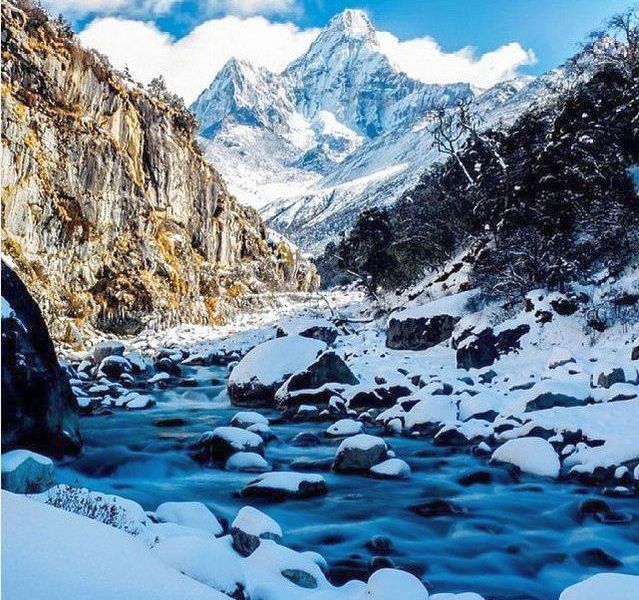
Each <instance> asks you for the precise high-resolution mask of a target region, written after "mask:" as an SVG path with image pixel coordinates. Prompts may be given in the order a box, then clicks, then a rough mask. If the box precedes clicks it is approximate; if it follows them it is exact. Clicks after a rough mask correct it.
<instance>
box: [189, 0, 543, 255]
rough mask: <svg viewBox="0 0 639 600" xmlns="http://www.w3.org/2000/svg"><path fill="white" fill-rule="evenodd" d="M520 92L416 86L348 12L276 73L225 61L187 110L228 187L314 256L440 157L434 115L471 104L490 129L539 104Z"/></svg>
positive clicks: (362, 20) (365, 21)
mask: <svg viewBox="0 0 639 600" xmlns="http://www.w3.org/2000/svg"><path fill="white" fill-rule="evenodd" d="M526 83H527V82H525V81H523V80H522V81H519V80H515V81H512V82H508V83H504V84H500V85H499V86H495V87H494V88H491V89H489V90H481V91H480V90H473V89H471V86H470V85H469V84H467V83H455V84H446V85H438V84H427V83H424V82H422V81H417V80H415V79H412V78H411V77H409V76H408V75H407V74H406V73H405V72H403V71H402V70H401V69H400V68H398V67H397V66H396V65H394V64H393V63H392V62H391V61H390V60H389V58H388V57H387V55H386V54H385V53H384V52H383V50H382V47H381V45H380V44H379V43H378V35H377V33H376V32H375V29H374V28H373V25H372V24H371V21H370V20H369V18H368V17H367V15H366V13H365V12H363V11H361V10H351V9H348V10H345V11H343V12H342V13H340V14H338V15H336V16H334V17H333V18H332V19H331V20H330V21H329V23H328V24H327V25H326V27H325V28H324V29H323V30H322V31H321V32H320V34H319V35H318V36H317V37H316V38H315V40H314V41H313V43H312V44H311V45H310V47H309V49H308V50H307V51H306V52H305V53H304V54H303V55H301V56H300V57H298V58H297V59H296V60H294V61H293V62H292V63H291V64H290V65H288V67H287V68H286V69H285V70H284V71H283V72H282V73H272V72H270V71H268V70H267V69H264V68H261V67H260V68H257V67H254V66H252V65H250V64H248V63H246V62H245V61H241V60H237V59H232V60H231V61H229V63H228V64H227V65H226V66H225V67H224V68H223V69H222V71H220V73H219V74H218V75H217V76H216V77H215V79H214V81H213V82H212V83H211V85H210V86H209V88H208V89H207V90H206V91H204V92H203V93H202V94H201V96H200V97H199V98H198V100H197V101H196V102H195V104H194V105H193V107H192V108H193V110H194V112H195V114H196V115H197V116H198V118H199V119H200V122H201V127H202V129H201V133H202V135H203V137H204V138H205V139H204V140H203V145H204V146H205V148H206V151H207V155H208V156H209V158H210V159H211V160H213V161H214V163H215V164H216V165H217V166H218V168H219V170H220V172H221V173H222V175H223V176H224V177H225V178H226V179H227V182H228V184H229V189H230V190H231V191H232V192H233V193H235V194H236V195H237V196H238V198H239V199H240V200H244V201H246V202H249V203H251V204H253V205H255V206H258V207H259V208H261V209H262V210H263V211H264V214H265V216H266V217H267V218H268V219H270V223H271V224H272V225H273V226H274V227H276V228H279V230H280V231H282V232H284V233H286V235H288V236H289V237H292V238H293V239H294V240H295V241H297V242H299V243H300V245H302V246H305V247H306V248H310V247H312V246H314V245H317V246H322V245H323V244H324V243H325V242H326V241H327V239H329V238H330V237H334V236H335V235H336V234H338V233H339V232H340V231H341V230H343V229H344V228H345V227H347V226H348V225H349V224H350V223H351V222H352V221H353V219H354V218H355V217H356V216H357V214H358V213H359V212H360V211H361V210H362V209H363V208H364V207H367V206H371V205H375V206H378V205H383V204H388V203H391V202H392V201H393V200H394V199H396V198H397V197H398V196H399V194H400V193H401V192H402V191H403V190H404V189H406V188H407V187H409V186H410V185H411V184H414V182H415V181H416V179H417V178H418V177H419V175H420V173H421V172H422V171H423V169H424V168H426V167H427V166H428V165H429V164H431V163H432V162H434V161H436V160H438V159H439V158H441V157H440V156H439V155H438V153H437V151H436V150H435V149H434V148H433V144H432V133H431V127H430V121H429V118H428V116H429V115H430V114H431V113H432V109H433V108H435V107H437V108H440V107H444V108H446V107H452V106H454V105H455V104H456V103H457V102H458V101H459V100H460V99H474V104H475V106H476V109H477V111H478V112H480V113H481V115H482V116H486V117H488V118H487V119H486V121H487V122H495V119H497V118H498V119H499V120H503V121H508V120H510V119H511V118H512V117H513V116H514V115H516V114H517V113H518V112H519V111H520V110H521V108H522V107H523V106H525V105H527V104H528V103H529V102H530V100H531V98H532V97H535V96H536V94H534V93H533V94H526V93H525V90H522V89H521V88H522V87H525V85H526ZM511 98H512V99H511ZM490 115H493V117H490Z"/></svg>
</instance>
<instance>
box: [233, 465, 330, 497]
mask: <svg viewBox="0 0 639 600" xmlns="http://www.w3.org/2000/svg"><path fill="white" fill-rule="evenodd" d="M327 492H328V487H327V486H326V482H325V481H324V478H323V477H322V476H321V475H316V474H310V473H295V472H292V471H278V472H275V473H264V474H263V475H260V477H258V478H257V479H254V480H253V481H251V482H249V484H248V485H247V486H246V487H245V488H244V489H243V490H242V491H241V495H242V496H244V497H245V498H252V497H258V498H266V499H269V500H275V501H281V500H287V499H301V498H311V497H313V496H322V495H324V494H326V493H327Z"/></svg>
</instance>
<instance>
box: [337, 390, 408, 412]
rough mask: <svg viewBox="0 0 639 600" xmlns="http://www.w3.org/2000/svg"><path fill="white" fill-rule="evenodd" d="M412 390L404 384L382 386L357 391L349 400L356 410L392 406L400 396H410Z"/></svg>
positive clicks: (349, 405)
mask: <svg viewBox="0 0 639 600" xmlns="http://www.w3.org/2000/svg"><path fill="white" fill-rule="evenodd" d="M410 394H411V390H410V389H409V388H407V387H406V386H403V385H391V386H380V387H377V388H375V389H374V390H362V391H360V392H357V393H356V394H355V395H354V396H353V397H352V398H351V399H350V400H349V402H348V407H349V408H352V409H354V410H362V409H368V408H390V407H391V406H394V405H395V404H396V403H397V400H398V399H399V398H404V397H405V396H410Z"/></svg>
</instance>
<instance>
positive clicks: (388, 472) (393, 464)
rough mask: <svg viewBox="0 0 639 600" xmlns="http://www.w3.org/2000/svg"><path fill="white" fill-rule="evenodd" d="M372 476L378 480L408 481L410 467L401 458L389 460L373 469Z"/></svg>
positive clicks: (371, 470)
mask: <svg viewBox="0 0 639 600" xmlns="http://www.w3.org/2000/svg"><path fill="white" fill-rule="evenodd" d="M370 474H371V475H372V476H373V477H376V478H377V479H408V478H409V477H410V467H409V466H408V464H407V463H406V462H405V461H403V460H402V459H401V458H389V459H388V460H385V461H384V462H381V463H379V464H377V465H375V466H373V467H371V469H370Z"/></svg>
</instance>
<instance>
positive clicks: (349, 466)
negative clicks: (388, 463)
mask: <svg viewBox="0 0 639 600" xmlns="http://www.w3.org/2000/svg"><path fill="white" fill-rule="evenodd" d="M387 452H388V447H387V446H386V442H385V441H384V440H383V439H382V438H379V437H376V436H374V435H368V434H366V433H360V434H358V435H354V436H352V437H349V438H346V439H345V440H344V441H343V442H342V443H341V444H340V445H339V448H338V449H337V453H336V454H335V459H334V460H333V466H332V468H333V470H334V471H338V472H340V473H357V472H364V471H368V470H369V469H370V468H371V467H373V466H374V465H376V464H379V463H380V462H382V461H383V460H384V459H385V458H386V455H387Z"/></svg>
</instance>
